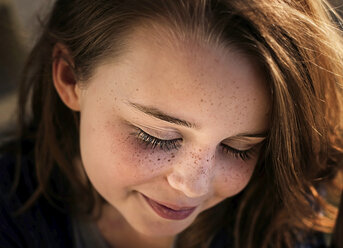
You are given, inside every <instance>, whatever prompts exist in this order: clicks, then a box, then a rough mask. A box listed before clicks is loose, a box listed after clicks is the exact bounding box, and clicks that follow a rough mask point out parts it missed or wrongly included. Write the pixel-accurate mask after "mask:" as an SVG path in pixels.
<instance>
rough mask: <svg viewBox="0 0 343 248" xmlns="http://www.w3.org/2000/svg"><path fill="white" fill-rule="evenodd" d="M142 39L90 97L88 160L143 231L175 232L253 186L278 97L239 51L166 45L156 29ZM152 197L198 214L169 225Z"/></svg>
mask: <svg viewBox="0 0 343 248" xmlns="http://www.w3.org/2000/svg"><path fill="white" fill-rule="evenodd" d="M150 32H153V31H150ZM134 37H135V39H133V40H132V41H131V42H130V43H129V47H130V49H129V50H130V51H129V52H128V53H127V54H125V55H123V57H122V58H120V59H119V60H118V61H116V62H113V61H112V62H111V61H109V62H108V63H106V64H103V65H101V66H99V67H98V68H97V70H96V72H95V74H94V76H93V77H92V78H91V79H90V80H89V82H87V83H88V87H87V88H86V89H84V90H83V92H82V94H81V100H80V103H81V111H80V112H81V127H80V128H81V134H80V137H81V140H80V145H81V157H82V162H83V166H84V169H85V172H86V174H87V176H88V177H89V179H90V181H91V182H92V184H93V185H94V187H95V188H96V190H97V191H98V192H99V193H100V194H101V195H102V196H103V197H104V198H105V199H106V200H107V201H108V203H109V206H110V207H111V208H113V211H117V212H118V213H119V214H120V215H121V216H122V217H123V218H124V219H125V220H126V221H127V222H128V223H129V224H130V225H131V226H132V228H133V229H134V230H136V231H137V232H139V233H143V234H145V235H147V236H154V237H164V236H174V235H176V234H178V233H180V232H181V231H183V230H184V229H185V228H187V227H188V226H189V225H191V223H192V222H193V221H194V220H195V218H196V217H197V216H198V215H199V214H200V213H201V212H203V211H204V210H207V209H209V208H211V207H213V206H214V205H216V204H218V203H220V202H221V201H223V200H224V199H226V198H228V197H232V196H234V195H236V194H237V193H239V192H240V191H241V190H243V189H244V188H245V187H246V185H247V184H248V182H249V180H250V178H251V176H252V173H253V171H254V168H255V165H256V162H257V159H258V156H259V153H260V146H261V143H262V142H263V140H264V134H265V133H266V131H267V129H268V110H269V97H268V93H267V89H266V85H265V82H264V78H263V75H262V73H261V71H260V70H259V67H258V66H257V64H256V62H254V60H252V59H250V58H248V56H244V55H242V54H241V53H239V52H238V51H236V50H235V49H234V48H231V49H227V48H218V47H217V48H215V47H209V46H208V45H204V46H194V47H190V46H187V45H184V46H183V44H181V43H180V44H178V46H171V45H168V44H171V42H170V41H169V42H159V43H158V44H157V43H156V42H154V40H152V39H155V38H156V36H152V35H149V30H148V31H147V30H145V31H144V32H143V31H142V32H139V31H137V33H136V34H134ZM152 37H155V38H152ZM160 39H161V40H160V41H163V39H164V37H160ZM174 42H175V43H177V42H178V41H174ZM144 196H146V197H148V198H150V199H152V200H154V201H157V202H160V203H166V204H169V205H172V206H176V207H196V208H195V210H194V211H193V212H192V213H191V214H190V215H189V216H188V217H187V218H184V219H181V220H171V219H166V218H163V217H161V216H159V215H158V214H157V213H156V212H155V211H154V210H153V209H152V208H151V206H150V205H149V204H148V203H147V201H146V200H145V198H144Z"/></svg>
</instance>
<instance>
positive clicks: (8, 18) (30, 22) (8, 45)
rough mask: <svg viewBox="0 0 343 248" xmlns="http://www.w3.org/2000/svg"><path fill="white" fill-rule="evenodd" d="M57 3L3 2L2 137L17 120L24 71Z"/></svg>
mask: <svg viewBox="0 0 343 248" xmlns="http://www.w3.org/2000/svg"><path fill="white" fill-rule="evenodd" d="M52 4H53V0H0V138H1V135H2V132H3V130H5V129H6V128H7V127H10V126H11V124H12V123H13V121H14V113H15V107H16V92H17V87H18V81H19V78H20V73H21V69H22V67H23V64H24V62H25V59H26V56H27V54H28V51H29V50H30V49H31V47H32V46H33V44H34V41H35V39H36V36H37V35H36V34H37V33H38V32H39V30H40V25H39V21H38V20H39V18H41V19H44V16H45V15H46V14H47V13H48V12H49V9H50V8H51V6H52Z"/></svg>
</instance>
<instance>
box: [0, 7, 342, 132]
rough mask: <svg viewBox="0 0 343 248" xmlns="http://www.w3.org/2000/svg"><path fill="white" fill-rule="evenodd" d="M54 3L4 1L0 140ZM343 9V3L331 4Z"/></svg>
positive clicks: (0, 34) (0, 47) (0, 45)
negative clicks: (27, 61) (42, 23)
mask: <svg viewBox="0 0 343 248" xmlns="http://www.w3.org/2000/svg"><path fill="white" fill-rule="evenodd" d="M53 2H54V0H0V138H1V136H2V133H3V130H5V129H6V128H7V127H11V126H13V125H11V123H13V121H14V113H15V106H16V89H17V87H18V81H19V77H20V73H21V69H22V67H23V64H24V62H25V59H26V56H27V54H28V51H29V50H30V49H31V47H32V46H33V44H34V41H35V39H36V38H37V34H38V33H39V31H40V25H39V21H38V20H39V19H44V17H45V16H46V15H47V13H48V12H49V10H50V9H51V7H52V5H53ZM330 2H331V3H332V5H333V6H335V7H336V8H338V10H339V9H343V0H331V1H330Z"/></svg>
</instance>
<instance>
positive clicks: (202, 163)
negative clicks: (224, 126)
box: [167, 149, 215, 198]
mask: <svg viewBox="0 0 343 248" xmlns="http://www.w3.org/2000/svg"><path fill="white" fill-rule="evenodd" d="M214 155H215V153H214V151H210V150H209V149H207V150H202V149H197V150H196V151H195V150H194V149H193V151H190V152H188V153H185V154H184V156H182V157H180V160H179V161H178V162H176V164H175V165H174V166H173V171H172V172H171V173H170V174H169V175H168V177H167V179H168V182H169V184H170V185H171V186H172V187H173V188H175V189H177V190H179V191H182V192H183V193H184V194H185V195H187V196H188V197H192V198H194V197H200V196H202V195H206V194H207V193H208V192H209V191H210V188H211V182H212V177H213V175H214V173H213V169H214V164H215V163H214Z"/></svg>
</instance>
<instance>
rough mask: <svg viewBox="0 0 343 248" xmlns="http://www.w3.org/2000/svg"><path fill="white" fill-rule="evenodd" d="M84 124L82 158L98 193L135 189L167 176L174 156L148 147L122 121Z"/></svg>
mask: <svg viewBox="0 0 343 248" xmlns="http://www.w3.org/2000/svg"><path fill="white" fill-rule="evenodd" d="M103 123H104V124H103V125H102V124H101V122H100V121H98V122H94V123H87V122H85V124H82V125H81V155H82V161H83V164H84V168H85V170H86V173H87V175H88V177H89V179H90V180H91V182H92V183H93V184H94V186H95V188H97V189H98V191H100V192H102V191H106V192H113V190H115V189H118V188H121V189H124V188H130V187H132V188H134V186H135V185H139V184H143V183H145V182H147V181H149V180H152V179H153V178H155V177H158V176H160V175H161V174H163V173H164V172H165V171H166V170H167V169H168V168H169V165H170V164H171V160H172V158H173V154H171V153H170V154H169V153H166V152H163V151H159V150H158V149H156V150H152V149H149V148H146V149H145V148H144V145H142V144H140V143H139V142H138V140H137V139H136V138H135V137H134V135H130V133H132V132H133V131H132V130H131V129H130V128H129V127H128V126H126V125H125V124H123V123H120V121H117V122H116V123H117V124H113V121H112V122H111V124H110V122H103Z"/></svg>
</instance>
